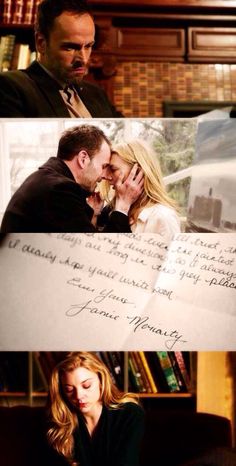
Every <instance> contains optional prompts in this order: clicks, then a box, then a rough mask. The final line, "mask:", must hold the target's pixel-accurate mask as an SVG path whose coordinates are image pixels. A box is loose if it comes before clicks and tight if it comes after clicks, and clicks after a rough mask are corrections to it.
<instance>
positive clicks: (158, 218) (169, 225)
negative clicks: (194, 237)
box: [131, 204, 181, 241]
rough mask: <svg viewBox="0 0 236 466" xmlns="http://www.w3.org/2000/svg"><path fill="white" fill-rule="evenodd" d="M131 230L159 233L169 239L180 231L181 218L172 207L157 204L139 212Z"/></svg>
mask: <svg viewBox="0 0 236 466" xmlns="http://www.w3.org/2000/svg"><path fill="white" fill-rule="evenodd" d="M131 230H132V232H133V233H158V234H159V235H162V236H163V237H165V239H166V240H167V241H169V240H170V239H171V238H172V236H173V235H175V234H177V233H180V231H181V230H180V219H179V217H178V215H177V213H176V212H175V210H174V209H172V208H171V207H167V206H165V205H161V204H156V205H154V206H151V207H146V208H144V209H143V210H142V211H141V212H140V213H139V216H138V219H137V221H136V223H134V224H133V225H131Z"/></svg>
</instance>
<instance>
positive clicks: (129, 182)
mask: <svg viewBox="0 0 236 466" xmlns="http://www.w3.org/2000/svg"><path fill="white" fill-rule="evenodd" d="M143 185H144V175H143V172H142V170H141V169H140V168H139V166H138V164H137V163H136V164H135V165H134V166H133V168H132V170H131V171H130V173H129V175H128V176H127V178H126V179H125V180H123V179H122V177H120V178H119V180H118V181H117V183H116V185H115V186H114V189H115V193H116V201H115V210H119V211H122V212H124V213H126V214H128V212H129V209H130V207H131V205H132V204H133V203H134V202H135V201H136V200H137V199H138V198H139V196H140V195H141V194H142V192H143Z"/></svg>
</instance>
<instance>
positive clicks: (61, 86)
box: [37, 61, 66, 89]
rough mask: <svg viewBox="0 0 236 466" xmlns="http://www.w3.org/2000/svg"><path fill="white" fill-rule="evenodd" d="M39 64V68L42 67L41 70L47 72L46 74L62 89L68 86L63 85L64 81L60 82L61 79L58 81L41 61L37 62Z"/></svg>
mask: <svg viewBox="0 0 236 466" xmlns="http://www.w3.org/2000/svg"><path fill="white" fill-rule="evenodd" d="M37 63H38V64H39V66H41V68H42V69H43V70H44V71H45V73H47V74H48V75H49V76H50V78H52V79H54V80H55V81H56V82H57V83H58V84H59V86H60V88H61V89H64V87H65V86H66V83H63V82H62V81H59V79H57V78H56V77H55V76H54V74H53V73H51V71H49V70H48V68H46V66H44V65H42V63H40V62H39V61H37Z"/></svg>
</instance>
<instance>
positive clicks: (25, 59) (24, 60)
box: [17, 44, 30, 70]
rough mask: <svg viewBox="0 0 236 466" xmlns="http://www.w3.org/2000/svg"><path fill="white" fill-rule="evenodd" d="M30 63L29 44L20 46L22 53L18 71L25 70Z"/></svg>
mask: <svg viewBox="0 0 236 466" xmlns="http://www.w3.org/2000/svg"><path fill="white" fill-rule="evenodd" d="M29 63H30V48H29V45H28V44H20V52H19V59H18V65H17V69H18V70H24V69H25V68H27V66H29Z"/></svg>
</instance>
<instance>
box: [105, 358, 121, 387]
mask: <svg viewBox="0 0 236 466" xmlns="http://www.w3.org/2000/svg"><path fill="white" fill-rule="evenodd" d="M108 358H109V360H110V365H111V367H112V372H113V374H114V377H115V379H116V385H117V387H118V388H119V389H120V390H122V389H123V382H124V377H123V367H122V361H121V357H120V354H119V352H118V351H110V352H109V353H108Z"/></svg>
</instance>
